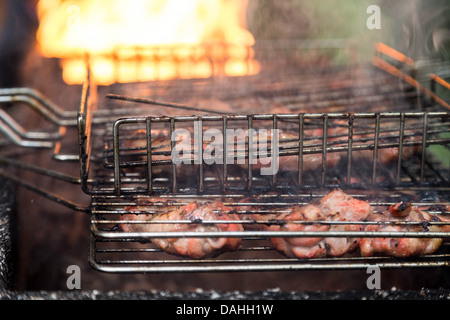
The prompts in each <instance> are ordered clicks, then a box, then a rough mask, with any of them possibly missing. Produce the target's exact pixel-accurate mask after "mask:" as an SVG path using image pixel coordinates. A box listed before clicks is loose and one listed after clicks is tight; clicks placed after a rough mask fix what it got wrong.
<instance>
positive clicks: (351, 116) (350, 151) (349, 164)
mask: <svg viewBox="0 0 450 320" xmlns="http://www.w3.org/2000/svg"><path fill="white" fill-rule="evenodd" d="M354 121H355V115H354V114H353V113H351V114H349V119H348V148H347V181H346V182H347V185H351V183H352V156H353V125H354Z"/></svg>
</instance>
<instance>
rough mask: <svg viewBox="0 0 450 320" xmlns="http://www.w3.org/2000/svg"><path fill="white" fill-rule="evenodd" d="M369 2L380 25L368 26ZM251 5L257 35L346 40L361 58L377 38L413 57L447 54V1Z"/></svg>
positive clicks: (277, 0)
mask: <svg viewBox="0 0 450 320" xmlns="http://www.w3.org/2000/svg"><path fill="white" fill-rule="evenodd" d="M370 5H378V6H379V7H380V9H381V29H379V30H377V29H373V30H370V29H368V28H367V26H366V21H367V19H368V18H369V16H370V14H368V13H367V8H368V7H369V6H370ZM249 9H250V14H249V17H248V18H249V19H248V22H249V23H248V27H249V29H250V31H251V32H252V34H253V35H254V36H255V38H256V40H273V39H336V38H340V39H349V40H350V42H351V44H352V46H353V47H354V48H355V49H357V52H358V56H357V59H358V61H360V62H364V61H368V60H370V59H371V57H372V55H373V45H374V43H375V42H377V41H382V42H384V43H386V44H388V45H390V46H392V47H394V48H396V49H398V50H400V51H402V52H404V53H406V54H408V55H410V56H411V57H413V58H414V57H419V56H428V57H429V56H432V57H439V58H443V59H448V58H449V56H450V1H449V0H396V1H391V0H358V1H354V0H319V1H311V0H250V2H249ZM336 58H337V59H339V58H341V57H339V56H337V57H336ZM353 58H354V57H352V59H353Z"/></svg>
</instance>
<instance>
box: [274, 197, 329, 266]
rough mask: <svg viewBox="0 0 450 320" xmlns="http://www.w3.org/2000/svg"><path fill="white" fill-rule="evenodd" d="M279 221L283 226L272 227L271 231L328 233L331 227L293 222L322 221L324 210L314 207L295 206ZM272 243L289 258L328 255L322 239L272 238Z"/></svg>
mask: <svg viewBox="0 0 450 320" xmlns="http://www.w3.org/2000/svg"><path fill="white" fill-rule="evenodd" d="M277 220H278V221H283V222H285V223H283V224H282V225H272V226H270V227H269V228H268V230H270V231H327V230H329V228H330V227H329V226H327V225H323V224H302V223H294V222H293V221H295V220H299V221H311V222H313V221H322V220H324V219H323V213H322V210H321V209H320V208H318V207H316V206H314V205H306V206H295V207H293V208H292V210H291V211H290V212H289V213H284V214H281V215H279V216H278V217H277ZM271 240H272V243H273V245H274V247H275V249H277V250H278V251H280V252H282V253H283V254H284V255H286V256H288V257H296V258H317V257H324V256H326V254H327V249H326V246H325V243H324V241H323V239H322V238H320V237H285V238H272V239H271Z"/></svg>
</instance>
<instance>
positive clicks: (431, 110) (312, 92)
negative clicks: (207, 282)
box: [0, 47, 450, 272]
mask: <svg viewBox="0 0 450 320" xmlns="http://www.w3.org/2000/svg"><path fill="white" fill-rule="evenodd" d="M383 48H384V47H378V52H379V53H386V51H383ZM398 57H399V56H397V57H394V58H398ZM397 60H399V59H397ZM382 61H383V60H381V58H379V57H376V59H375V60H374V65H375V66H376V67H378V68H379V69H382V70H384V71H387V73H388V74H384V73H383V74H382V76H381V75H380V73H377V72H374V71H373V70H371V71H370V74H375V75H376V77H375V78H374V79H371V81H359V78H356V79H355V78H352V77H350V78H348V79H345V81H338V80H336V79H333V78H332V77H330V74H326V73H325V74H324V73H320V74H319V75H318V76H317V78H313V79H312V80H311V81H310V82H305V81H298V75H297V76H296V77H294V79H297V82H294V83H292V82H289V81H288V79H287V78H285V79H281V81H280V82H276V83H275V84H273V83H270V84H267V83H264V82H260V83H259V82H258V81H256V82H255V88H254V89H252V90H251V91H249V92H240V91H236V92H233V90H228V91H226V90H225V91H220V90H219V91H217V94H218V95H224V96H225V97H226V99H229V100H231V101H233V100H235V99H242V95H244V96H245V95H250V96H252V97H260V98H268V101H270V102H271V103H273V102H276V105H278V106H281V107H284V108H286V109H288V111H290V112H291V113H288V112H286V113H283V112H278V111H274V112H270V111H271V110H267V113H262V114H249V112H248V110H249V109H251V106H250V107H249V106H246V107H247V108H245V106H244V107H242V110H247V112H227V113H226V114H219V113H223V111H220V110H219V112H217V110H215V109H210V108H195V107H191V106H189V105H182V106H180V105H177V104H174V103H167V102H162V101H149V100H148V99H142V98H135V97H129V96H125V95H107V96H106V97H107V98H108V99H107V100H106V101H107V103H108V106H109V104H113V103H124V102H123V101H118V100H127V101H128V102H139V103H141V104H142V106H143V107H142V108H123V105H120V106H118V107H117V108H107V109H97V107H98V106H99V104H100V101H99V100H100V98H99V97H98V88H97V87H96V86H95V83H93V82H90V81H87V82H86V83H85V84H84V86H83V90H82V97H81V104H80V109H79V112H78V113H74V112H63V111H61V110H60V109H59V108H58V107H57V106H54V105H52V104H51V103H50V102H48V101H47V100H46V99H45V98H43V97H42V96H40V95H39V94H37V93H36V92H34V91H32V90H28V89H20V90H18V89H14V90H6V91H3V92H1V95H2V98H4V102H12V101H17V99H19V101H22V102H23V103H26V104H28V105H30V106H31V107H33V108H35V109H36V110H38V111H39V112H40V113H41V114H42V115H43V117H45V118H46V119H47V120H49V121H50V122H51V123H52V124H53V125H54V126H56V128H57V129H56V130H55V132H51V133H48V134H47V133H45V134H44V133H38V134H35V133H30V132H28V133H27V132H24V130H23V128H20V126H19V125H18V124H17V123H15V122H14V120H12V119H10V118H8V117H7V116H6V117H5V116H4V117H2V118H1V123H0V124H1V126H0V128H1V130H2V132H3V133H4V134H5V135H6V136H7V138H9V140H10V141H11V142H13V144H7V146H8V147H9V146H11V148H6V149H5V151H4V152H2V154H1V155H0V162H1V163H2V164H4V165H8V166H10V167H16V168H19V169H22V170H25V171H30V172H33V173H37V174H43V175H46V176H48V177H50V178H54V179H58V180H62V181H66V182H69V183H73V184H78V185H80V187H81V190H82V191H83V192H84V193H86V194H88V195H90V196H91V203H90V204H89V205H88V206H83V205H79V204H76V203H73V202H71V201H70V200H67V199H65V198H63V197H61V196H59V195H57V194H53V193H51V192H47V191H45V190H42V189H41V188H39V187H36V186H33V185H31V184H28V183H27V182H25V181H23V180H21V179H20V178H18V177H16V176H14V175H13V174H12V173H11V172H8V171H7V170H6V169H4V168H1V169H0V175H2V176H4V177H6V178H8V179H11V180H13V181H15V182H17V183H18V184H20V185H22V186H25V187H27V188H29V189H32V190H34V191H36V192H38V193H40V194H42V195H44V196H46V197H48V198H50V199H52V200H54V201H57V202H59V203H61V204H64V205H66V206H68V207H70V208H72V209H74V210H77V211H85V212H88V213H90V214H91V243H90V257H89V260H90V263H91V265H92V266H93V267H94V268H96V269H99V270H101V271H105V272H222V271H268V270H280V271H281V270H305V269H307V270H316V269H321V270H323V269H362V268H367V266H369V265H373V264H375V265H378V266H379V267H383V268H403V267H448V266H449V261H450V259H449V256H448V243H446V244H444V245H442V246H441V248H440V249H439V251H437V252H436V253H435V254H431V255H425V256H421V257H417V258H414V259H398V258H388V257H381V256H377V257H371V258H361V257H358V256H354V255H349V256H345V257H339V258H320V259H319V258H315V259H307V260H302V259H292V258H285V257H283V256H281V255H280V254H279V253H278V252H276V251H275V250H274V248H273V246H272V244H271V243H270V241H269V240H270V238H271V237H274V236H278V237H311V236H316V237H375V236H386V237H393V238H395V237H417V238H433V237H439V238H444V239H447V238H448V237H449V236H450V233H449V232H430V231H420V232H419V231H417V232H416V231H414V232H413V231H408V232H406V231H405V232H387V233H382V232H381V233H379V232H377V233H370V232H367V231H327V232H319V231H315V232H300V231H295V232H294V231H292V232H291V231H290V232H287V231H261V230H258V231H250V230H244V231H232V232H231V231H230V232H212V231H211V232H210V231H206V232H202V233H200V232H191V233H189V232H178V233H177V232H167V233H149V232H124V231H121V230H120V228H119V224H120V221H121V220H120V217H121V216H123V215H124V214H136V215H137V216H139V217H140V218H142V219H137V220H136V221H134V222H129V223H130V224H131V223H141V224H144V223H145V224H147V223H152V222H149V221H148V219H145V218H146V217H148V216H149V215H150V214H152V213H151V212H149V211H148V210H147V211H145V212H137V211H135V210H132V211H131V210H129V209H126V208H128V207H135V206H137V205H138V203H139V201H140V200H145V199H149V198H152V197H159V198H162V199H165V200H169V201H171V202H172V203H171V204H170V205H169V204H167V202H166V203H165V204H162V205H159V206H155V213H154V214H160V213H164V212H167V211H168V210H169V209H170V208H172V207H173V206H174V205H182V204H186V203H189V202H192V201H194V200H197V201H199V202H200V203H204V202H207V201H215V200H220V201H223V202H224V203H225V204H226V205H228V206H230V207H232V208H235V207H236V206H237V205H238V203H239V202H238V201H239V200H240V199H242V198H244V197H248V196H249V195H250V196H251V197H252V199H253V200H255V199H256V200H258V201H256V202H254V203H253V202H250V203H249V204H250V205H258V206H259V208H260V209H259V211H258V213H261V214H263V213H266V214H270V213H274V212H278V213H279V212H283V210H287V209H286V208H288V207H289V206H292V205H293V204H308V203H311V202H313V201H314V200H317V199H318V198H320V197H322V196H323V195H324V194H326V192H327V191H329V190H331V189H333V188H343V189H345V191H346V192H349V194H351V195H352V196H353V197H355V198H358V199H363V200H367V201H368V202H369V203H370V204H371V205H372V206H374V207H375V208H376V210H378V211H380V212H381V211H385V210H387V208H388V206H390V205H392V204H395V203H398V202H400V201H403V199H404V198H405V197H406V198H409V201H410V202H412V203H413V205H417V206H420V207H425V209H424V211H425V212H428V213H429V214H431V215H436V214H439V215H442V216H446V217H448V215H449V212H448V206H449V199H448V191H449V184H450V179H449V177H450V166H449V164H448V163H446V161H445V157H444V158H443V157H442V156H440V155H439V152H442V149H443V150H444V151H445V152H448V149H449V146H450V137H449V135H448V133H449V132H450V130H449V125H450V123H449V113H448V109H446V108H448V105H447V103H446V102H445V101H443V100H442V99H441V98H439V97H438V96H437V95H436V94H435V92H434V91H433V90H428V89H426V88H425V87H424V86H423V85H421V84H420V83H418V82H417V81H416V80H414V78H411V77H410V76H409V75H407V74H406V73H404V72H403V71H401V70H403V69H399V68H397V67H396V66H394V65H392V64H386V63H385V62H384V61H383V62H382ZM400 62H407V65H409V64H410V63H409V60H404V59H400ZM375 70H377V69H375ZM340 71H342V70H340ZM344 71H345V70H344ZM378 71H379V70H378ZM363 73H364V72H363ZM253 79H256V80H258V79H259V78H257V77H256V78H253ZM399 79H400V80H401V81H398V80H399ZM430 79H431V84H432V86H431V87H432V88H434V90H435V86H436V85H441V86H443V87H444V88H445V87H446V85H447V84H446V82H444V81H442V79H441V78H439V77H437V76H435V75H433V76H432V77H431V78H430ZM259 80H260V81H261V79H259ZM224 81H227V80H224ZM233 81H236V82H238V81H240V80H234V79H233ZM244 81H248V80H244ZM189 83H190V84H192V82H189ZM374 84H375V85H374ZM206 87H207V86H206ZM224 87H225V88H226V87H227V85H225V86H224ZM299 88H300V89H299ZM303 90H304V91H303ZM192 91H194V93H193V94H194V95H195V94H197V93H198V91H200V92H201V93H204V92H205V91H206V90H205V87H203V86H201V85H200V86H198V87H196V86H194V87H193V90H192ZM15 99H16V100H15ZM263 101H264V100H263ZM155 106H158V107H163V106H164V107H165V108H171V109H172V110H180V109H181V110H183V114H186V112H192V113H194V114H198V113H200V115H172V116H164V115H153V116H148V114H157V113H158V112H155V111H154V109H151V108H154V107H155ZM306 106H308V108H305V107H306ZM180 107H181V108H180ZM149 108H150V109H149ZM322 108H323V109H322ZM186 110H187V111H186ZM299 110H301V111H300V112H298V111H299ZM238 111H240V110H238ZM272 111H273V110H272ZM310 111H313V112H310ZM344 111H345V112H344ZM176 112H179V111H176ZM176 112H175V111H174V113H176ZM205 112H207V113H208V115H204V113H205ZM214 113H215V114H219V115H212V114H214ZM236 128H237V129H239V128H240V129H246V130H249V129H254V130H263V129H266V130H281V132H282V133H288V134H286V135H285V136H282V137H281V138H280V139H279V141H278V147H279V153H278V154H279V156H280V157H279V161H280V169H286V167H285V165H286V162H284V160H286V159H290V160H292V161H289V165H290V166H291V167H289V170H279V171H278V172H277V173H276V174H273V175H262V174H260V172H258V170H259V169H260V168H258V167H257V163H256V164H255V163H253V162H252V160H254V159H256V158H257V157H258V156H260V155H261V154H258V153H257V152H255V150H256V149H255V146H258V144H260V143H261V141H260V140H258V139H257V138H256V137H253V136H252V135H250V136H249V137H248V139H244V140H242V141H241V145H240V146H242V150H243V155H242V159H241V158H239V157H238V156H237V155H234V154H233V155H232V157H231V160H232V162H233V163H234V162H236V161H237V160H239V159H241V160H243V161H244V162H243V164H242V165H234V164H227V163H225V164H212V165H209V164H208V161H209V160H210V158H208V157H207V156H206V157H205V156H204V155H203V152H198V153H197V154H196V153H194V152H192V151H194V147H193V146H198V150H201V151H204V147H205V144H207V143H208V142H209V140H208V139H207V137H206V136H205V133H206V132H207V130H208V129H217V130H219V131H221V132H222V136H221V140H220V141H219V142H222V147H221V148H218V149H217V152H218V154H222V155H223V159H227V158H228V155H229V154H228V152H227V151H229V144H230V141H229V140H228V138H229V136H228V135H227V129H236ZM177 129H183V130H184V131H183V132H185V133H189V134H190V135H192V136H194V135H195V134H197V136H198V139H197V142H196V144H195V145H193V146H191V147H190V148H189V155H188V156H189V159H191V160H194V159H196V160H198V163H197V164H195V163H194V164H192V165H191V164H187V165H184V166H182V167H180V166H176V165H175V164H174V163H173V161H172V158H171V155H172V151H173V150H175V148H176V147H177V143H176V141H172V139H170V137H172V134H173V133H174V132H175V131H176V130H177ZM70 130H76V131H77V135H76V136H77V137H78V142H77V143H75V144H76V146H77V147H78V150H79V152H78V153H76V152H75V153H71V152H66V150H65V148H66V147H67V145H66V144H65V140H66V139H69V138H70V137H71V135H70V134H69V131H70ZM160 135H162V138H161V136H160ZM275 141H276V139H274V140H270V141H269V143H268V144H267V147H268V153H267V156H270V155H271V154H272V153H273V152H275V151H276V150H278V149H277V146H276V143H275ZM233 144H234V140H233V143H232V145H233ZM16 145H19V146H21V147H27V148H25V149H29V148H28V147H31V148H49V149H51V150H52V156H53V158H54V159H55V160H60V161H73V162H77V163H78V164H79V167H80V175H79V177H78V176H77V177H73V176H70V175H66V174H62V173H60V172H58V171H55V170H49V169H43V168H40V167H37V166H35V165H32V164H27V163H24V162H20V161H17V160H16V159H15V156H17V155H20V152H22V151H23V150H22V148H20V150H17V148H15V146H16ZM236 147H238V144H236ZM258 150H259V149H258ZM389 152H392V153H393V154H394V155H393V157H392V159H391V160H389V161H386V160H385V158H386V157H388V155H389ZM311 159H314V161H312V160H311ZM330 159H335V161H334V162H333V163H330V162H329V160H330ZM312 163H313V164H314V165H313V166H312V168H311V164H312ZM375 190H376V191H375ZM430 194H431V196H430ZM430 197H431V198H430ZM238 211H239V210H238ZM239 214H241V215H248V214H251V212H245V211H244V212H242V210H241V212H239ZM316 222H317V221H316ZM175 223H186V224H192V223H195V224H199V223H201V224H204V225H208V224H211V223H212V224H218V223H220V224H225V223H227V224H228V223H230V222H229V221H220V220H216V221H188V220H187V221H176V222H175ZM234 223H239V224H248V223H250V224H258V223H259V224H270V223H273V221H270V220H266V221H264V220H263V221H260V222H255V221H251V220H246V221H239V222H234ZM299 223H301V222H299ZM320 223H324V224H326V223H328V224H341V225H343V224H344V223H343V222H342V223H338V222H331V221H328V222H325V221H324V222H320ZM348 223H349V222H346V224H348ZM350 223H351V222H350ZM354 223H357V224H358V225H359V224H362V225H367V224H372V223H373V222H368V221H365V222H361V221H357V222H354ZM378 223H379V224H381V222H378ZM386 223H388V222H386ZM396 224H398V222H396ZM428 224H429V225H439V224H444V225H446V224H448V223H443V222H434V221H433V222H428ZM174 237H175V238H190V237H191V238H192V237H196V238H214V237H237V238H242V239H243V240H244V241H243V243H242V246H241V247H240V249H239V250H238V251H236V252H228V253H225V254H223V255H221V256H219V257H217V258H209V259H189V260H188V259H181V258H175V257H173V256H172V255H168V254H167V253H164V252H161V250H160V249H158V248H156V247H155V246H154V245H153V244H152V243H151V242H150V241H149V239H152V238H153V239H154V238H174Z"/></svg>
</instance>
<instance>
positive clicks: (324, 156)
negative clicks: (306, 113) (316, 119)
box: [320, 114, 328, 188]
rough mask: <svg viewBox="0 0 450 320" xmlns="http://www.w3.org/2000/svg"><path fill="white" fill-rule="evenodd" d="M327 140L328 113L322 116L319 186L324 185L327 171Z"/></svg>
mask: <svg viewBox="0 0 450 320" xmlns="http://www.w3.org/2000/svg"><path fill="white" fill-rule="evenodd" d="M327 141H328V114H325V115H324V116H323V134H322V177H321V180H320V187H322V188H323V187H324V185H325V178H326V172H327Z"/></svg>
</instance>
